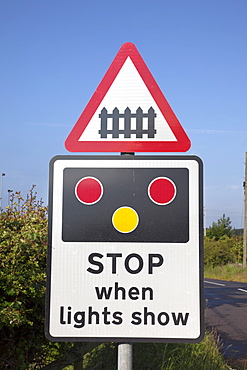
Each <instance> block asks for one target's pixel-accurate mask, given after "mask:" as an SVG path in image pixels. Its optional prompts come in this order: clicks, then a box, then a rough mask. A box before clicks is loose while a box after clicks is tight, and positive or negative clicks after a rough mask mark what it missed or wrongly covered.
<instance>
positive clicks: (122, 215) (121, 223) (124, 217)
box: [112, 206, 139, 233]
mask: <svg viewBox="0 0 247 370" xmlns="http://www.w3.org/2000/svg"><path fill="white" fill-rule="evenodd" d="M138 223H139V217H138V214H137V212H136V211H135V210H134V209H133V208H131V207H127V206H124V207H120V208H118V209H117V210H116V211H115V212H114V213H113V216H112V224H113V226H114V227H115V229H116V230H117V231H119V232H120V233H131V232H132V231H134V230H135V229H136V228H137V226H138Z"/></svg>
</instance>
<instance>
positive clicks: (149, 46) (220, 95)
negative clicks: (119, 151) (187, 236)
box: [0, 0, 247, 228]
mask: <svg viewBox="0 0 247 370" xmlns="http://www.w3.org/2000/svg"><path fill="white" fill-rule="evenodd" d="M246 19H247V2H246V0H202V1H198V0H187V1H183V0H169V1H167V0H162V1H155V0H153V1H151V0H150V1H147V0H142V1H139V0H136V1H134V0H132V1H128V0H127V1H112V0H105V1H94V0H91V1H90V2H89V1H83V0H81V1H79V0H71V1H68V0H67V1H66V0H53V1H50V0H49V1H48V0H42V1H41V0H40V1H34V0H22V1H19V0H11V1H9V0H1V2H0V45H1V57H0V63H1V68H0V130H1V131H0V132H1V133H0V138H1V139H0V172H1V173H5V174H6V176H5V177H4V178H3V200H2V206H3V207H6V206H7V204H8V192H7V190H8V189H11V190H13V191H21V194H22V195H23V196H24V197H25V196H26V194H27V193H28V191H29V189H30V188H31V186H32V185H33V184H35V185H36V191H37V192H38V197H39V198H43V199H44V201H45V203H47V193H48V164H49V161H50V159H51V158H52V157H54V156H55V155H59V154H61V155H63V154H69V152H67V150H66V149H65V147H64V141H65V139H66V138H67V136H68V134H69V132H70V131H71V129H72V127H73V126H74V124H75V122H76V121H77V119H78V117H79V116H80V114H81V113H82V111H83V109H84V108H85V106H86V104H87V102H88V101H89V99H90V98H91V96H92V94H93V92H94V90H95V89H96V87H97V86H98V84H99V83H100V81H101V79H102V77H103V76H104V74H105V72H106V70H107V69H108V67H109V65H110V64H111V62H112V60H113V58H114V57H115V55H116V53H117V52H118V50H119V48H120V47H121V45H122V44H123V43H125V42H133V43H134V44H135V45H136V47H137V49H138V50H139V52H140V53H141V55H142V57H143V59H144V61H145V63H146V64H147V66H148V67H149V69H150V71H151V73H152V74H153V76H154V78H155V80H156V81H157V83H158V85H159V86H160V88H161V90H162V91H163V93H164V95H165V97H166V98H167V100H168V102H169V104H170V105H171V107H172V109H173V111H174V112H175V114H176V116H177V117H178V119H179V121H180V123H181V125H182V126H183V128H184V129H185V131H186V132H187V134H188V136H189V137H190V139H191V142H192V146H191V149H190V150H189V151H188V152H187V153H184V154H195V155H198V156H199V157H201V158H202V160H203V162H204V178H205V179H204V192H205V209H206V224H207V226H208V225H211V224H212V222H213V221H217V219H218V218H220V217H221V216H222V214H223V213H225V214H226V216H229V217H230V218H231V220H232V226H233V227H236V228H239V227H243V199H244V194H243V181H244V170H245V163H244V162H245V152H246V151H247V88H246V86H247V67H246V66H247V41H246V40H247V22H246Z"/></svg>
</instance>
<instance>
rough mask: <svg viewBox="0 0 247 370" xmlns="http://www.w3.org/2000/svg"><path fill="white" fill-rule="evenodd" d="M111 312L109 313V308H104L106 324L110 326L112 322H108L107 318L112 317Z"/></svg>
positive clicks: (103, 313)
mask: <svg viewBox="0 0 247 370" xmlns="http://www.w3.org/2000/svg"><path fill="white" fill-rule="evenodd" d="M110 314H111V313H110V311H107V307H104V311H103V312H102V315H103V316H104V324H105V325H110V323H111V322H110V321H108V320H107V316H108V315H110Z"/></svg>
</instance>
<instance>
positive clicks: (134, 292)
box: [129, 287, 140, 300]
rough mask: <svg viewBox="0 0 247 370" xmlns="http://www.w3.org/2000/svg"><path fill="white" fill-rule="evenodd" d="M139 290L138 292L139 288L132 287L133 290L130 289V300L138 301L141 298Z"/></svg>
mask: <svg viewBox="0 0 247 370" xmlns="http://www.w3.org/2000/svg"><path fill="white" fill-rule="evenodd" d="M139 294H140V293H139V290H138V288H136V287H132V288H130V290H129V297H130V299H133V300H136V299H138V298H139V297H138V296H139Z"/></svg>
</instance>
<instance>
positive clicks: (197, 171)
mask: <svg viewBox="0 0 247 370" xmlns="http://www.w3.org/2000/svg"><path fill="white" fill-rule="evenodd" d="M101 114H102V115H103V116H104V115H106V114H108V113H107V112H106V110H105V111H103V112H101ZM113 114H114V113H113ZM117 114H118V115H119V112H117ZM121 114H122V113H121ZM128 114H130V112H128ZM131 114H132V113H131ZM141 114H143V113H141ZM145 114H146V113H145ZM147 114H149V113H147ZM150 117H151V118H150V121H153V117H154V112H153V111H151V113H150ZM151 126H152V122H151V123H150V127H151ZM152 127H153V126H152ZM101 131H102V135H105V130H104V124H103V125H102V128H101ZM154 131H155V128H153V129H152V132H153V133H154ZM153 133H152V135H153ZM150 135H151V134H150ZM202 234H203V233H202V162H201V160H200V159H199V158H198V157H195V156H87V155H84V156H57V157H54V158H53V159H52V160H51V162H50V193H49V256H48V286H47V312H46V336H47V338H48V339H49V340H52V341H73V342H74V341H115V342H123V341H127V342H134V341H137V342H141V341H146V342H198V341H200V340H201V339H202V337H203V332H204V325H203V297H202V281H203V279H202V238H203V235H202Z"/></svg>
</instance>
